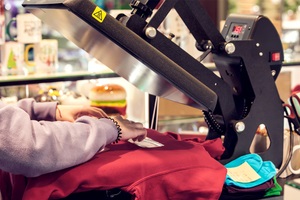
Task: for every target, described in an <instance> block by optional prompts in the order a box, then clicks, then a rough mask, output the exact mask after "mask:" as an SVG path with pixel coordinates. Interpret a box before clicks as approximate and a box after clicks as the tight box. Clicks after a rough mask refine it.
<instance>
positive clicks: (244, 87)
mask: <svg viewBox="0 0 300 200" xmlns="http://www.w3.org/2000/svg"><path fill="white" fill-rule="evenodd" d="M160 3H161V2H160V1H159V0H148V1H146V0H144V1H137V0H133V1H131V3H130V5H131V7H132V12H131V14H130V15H129V16H128V15H125V14H122V13H120V14H119V15H118V16H117V17H113V16H111V15H110V14H109V13H107V12H105V11H104V10H103V9H101V8H100V7H98V6H97V5H95V4H94V3H93V2H91V1H88V0H25V1H24V3H23V6H24V7H25V8H26V9H27V10H28V11H30V12H32V13H33V14H35V15H36V16H37V17H39V18H40V19H41V20H42V21H43V22H45V23H46V24H48V25H49V26H51V27H52V28H54V29H55V30H57V31H59V32H60V33H61V34H62V35H63V36H64V37H66V38H67V39H68V40H70V41H72V42H73V43H75V44H76V45H77V46H78V47H80V48H82V49H84V50H85V51H87V52H88V53H89V54H90V55H91V56H93V57H95V58H97V59H98V60H99V61H101V62H102V63H104V64H105V65H106V66H108V67H109V68H111V69H112V70H113V71H115V72H116V73H117V74H118V75H120V76H121V77H123V78H125V79H126V80H128V81H129V82H130V83H132V84H133V85H135V86H136V87H137V88H139V89H140V90H141V91H144V92H147V93H149V94H152V95H155V96H159V97H163V98H166V99H169V100H172V101H176V102H179V103H182V104H186V105H189V106H192V107H195V108H198V109H201V110H203V112H204V116H205V119H206V121H207V124H208V126H209V133H208V136H207V138H208V139H213V138H217V137H222V136H223V137H224V147H225V148H226V150H225V153H224V154H223V156H222V160H221V162H223V163H226V162H228V161H230V160H232V159H234V158H237V157H239V156H241V155H244V154H247V153H249V151H250V150H249V149H250V145H251V142H252V140H253V137H254V136H255V133H256V130H257V128H258V127H259V126H260V125H261V124H263V125H265V127H266V128H267V132H268V136H269V139H270V143H271V144H270V146H269V148H268V149H267V150H266V151H264V152H261V153H259V154H260V155H261V157H262V158H263V159H264V160H270V161H272V162H273V163H274V164H275V166H276V167H279V166H280V165H281V162H282V154H283V114H284V113H283V108H282V101H281V99H280V97H279V94H278V91H277V88H276V85H275V80H276V78H277V76H278V74H279V73H280V70H281V66H282V61H283V49H282V45H281V41H280V37H279V35H278V33H277V31H276V29H275V28H274V26H273V24H272V23H271V22H270V20H269V19H268V18H266V17H264V16H260V15H258V16H252V15H251V16H249V15H230V16H229V17H228V18H227V20H226V22H225V25H224V28H223V30H222V32H221V33H220V32H219V31H218V29H217V28H216V27H215V25H214V23H213V22H212V20H211V19H210V17H209V16H208V14H207V12H206V11H205V10H204V9H203V7H202V6H201V4H200V3H199V1H198V0H165V1H163V3H162V4H160ZM156 9H157V10H156ZM171 9H175V10H176V12H177V13H178V14H179V16H180V17H181V19H182V20H183V21H184V23H185V25H186V26H187V28H188V29H189V31H190V32H191V34H192V35H193V37H194V38H195V40H196V45H195V48H197V49H198V50H199V51H202V52H203V54H202V55H207V54H208V53H210V54H212V57H213V61H214V63H215V66H216V70H217V71H218V72H219V75H216V74H215V73H214V72H213V71H212V70H211V69H209V68H207V67H205V66H204V65H203V64H202V63H201V61H200V60H199V59H196V58H194V57H192V56H191V55H190V54H189V53H187V52H186V51H184V50H183V49H182V48H180V47H179V46H178V45H176V44H175V43H174V42H173V41H172V40H171V39H170V38H169V37H167V36H166V35H164V34H163V33H161V32H160V31H159V29H158V27H159V26H160V24H161V23H162V22H163V20H164V19H165V18H166V16H167V14H168V13H169V12H170V10H171ZM153 10H156V12H155V13H154V12H153Z"/></svg>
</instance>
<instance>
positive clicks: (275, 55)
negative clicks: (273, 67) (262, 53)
mask: <svg viewBox="0 0 300 200" xmlns="http://www.w3.org/2000/svg"><path fill="white" fill-rule="evenodd" d="M280 60H281V56H280V53H279V52H274V53H271V61H272V62H276V61H280Z"/></svg>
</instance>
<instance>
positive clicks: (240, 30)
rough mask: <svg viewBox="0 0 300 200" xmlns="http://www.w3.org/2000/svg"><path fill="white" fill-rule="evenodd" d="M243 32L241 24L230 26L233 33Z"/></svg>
mask: <svg viewBox="0 0 300 200" xmlns="http://www.w3.org/2000/svg"><path fill="white" fill-rule="evenodd" d="M242 32H243V26H242V25H234V26H233V28H232V33H233V34H241V33H242Z"/></svg>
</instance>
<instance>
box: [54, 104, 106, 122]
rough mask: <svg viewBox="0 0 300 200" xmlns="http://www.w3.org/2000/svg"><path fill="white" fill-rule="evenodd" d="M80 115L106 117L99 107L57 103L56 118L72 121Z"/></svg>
mask: <svg viewBox="0 0 300 200" xmlns="http://www.w3.org/2000/svg"><path fill="white" fill-rule="evenodd" d="M81 116H90V117H96V118H102V117H108V115H107V114H106V113H105V112H104V111H103V110H102V109H100V108H96V107H92V106H81V105H57V108H56V120H57V121H70V122H74V121H75V120H76V119H77V118H79V117H81Z"/></svg>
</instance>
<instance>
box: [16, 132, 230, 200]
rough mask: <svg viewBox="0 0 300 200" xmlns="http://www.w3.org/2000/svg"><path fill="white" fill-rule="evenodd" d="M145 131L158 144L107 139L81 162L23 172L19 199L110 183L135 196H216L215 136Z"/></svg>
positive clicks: (219, 168) (218, 145) (219, 171)
mask: <svg viewBox="0 0 300 200" xmlns="http://www.w3.org/2000/svg"><path fill="white" fill-rule="evenodd" d="M148 137H150V138H152V139H154V140H156V141H158V142H160V143H162V144H163V145H164V146H163V147H158V148H141V147H138V146H136V145H135V144H131V143H128V142H121V143H118V144H114V145H109V146H108V149H109V150H108V151H104V152H101V153H98V154H97V155H96V156H95V157H94V158H93V159H92V160H90V161H88V162H86V163H84V164H81V165H79V166H76V167H73V168H70V169H66V170H61V171H58V172H54V173H50V174H45V175H42V176H40V177H37V178H28V179H27V185H26V188H25V189H24V193H23V199H24V200H26V199H41V200H43V199H51V198H63V197H66V196H68V195H70V194H71V193H75V192H81V191H89V190H108V189H113V188H120V189H122V190H124V191H126V192H128V193H130V194H132V195H133V197H134V199H135V200H153V199H160V200H167V199H178V200H181V199H191V200H192V199H193V200H198V199H205V200H207V199H218V198H219V197H220V194H221V191H222V187H223V184H224V181H225V178H226V168H225V167H224V166H223V165H222V164H220V163H219V162H218V161H217V160H215V158H213V157H219V156H220V155H221V154H222V152H223V151H224V148H223V146H222V142H221V140H220V139H216V140H212V141H205V142H199V141H178V140H176V139H174V138H173V137H171V136H170V135H166V134H162V133H158V132H156V131H153V130H148ZM210 153H211V154H210ZM211 155H213V157H212V156H211ZM14 192H16V191H13V193H14ZM18 192H20V187H19V191H18Z"/></svg>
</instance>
